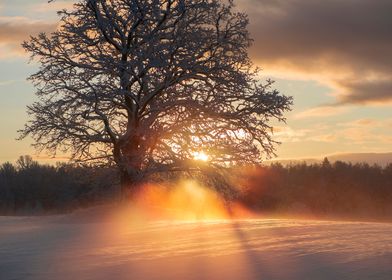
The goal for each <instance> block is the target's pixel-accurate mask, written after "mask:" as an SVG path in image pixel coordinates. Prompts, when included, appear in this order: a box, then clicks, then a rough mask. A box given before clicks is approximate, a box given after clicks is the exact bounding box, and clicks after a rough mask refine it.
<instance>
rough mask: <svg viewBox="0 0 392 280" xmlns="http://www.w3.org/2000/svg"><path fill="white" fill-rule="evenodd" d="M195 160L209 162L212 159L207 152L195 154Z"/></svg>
mask: <svg viewBox="0 0 392 280" xmlns="http://www.w3.org/2000/svg"><path fill="white" fill-rule="evenodd" d="M193 159H194V160H198V161H205V162H207V161H208V160H209V159H210V157H209V156H208V155H207V154H206V153H205V152H194V153H193Z"/></svg>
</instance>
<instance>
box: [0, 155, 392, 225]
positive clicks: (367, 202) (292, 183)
mask: <svg viewBox="0 0 392 280" xmlns="http://www.w3.org/2000/svg"><path fill="white" fill-rule="evenodd" d="M238 178H240V179H238ZM236 184H238V185H239V186H241V188H240V191H239V193H238V195H237V196H236V197H237V198H236V199H237V200H238V201H239V202H240V203H241V204H243V205H245V206H246V207H248V208H250V209H251V210H254V211H255V212H260V213H263V214H266V215H287V216H298V215H303V216H306V217H314V218H347V219H372V220H389V221H390V220H392V164H389V165H387V166H385V167H380V166H377V165H368V164H365V163H363V164H350V163H345V162H341V161H337V162H335V163H333V164H331V163H330V162H329V161H328V159H325V160H324V161H323V162H322V163H319V164H306V163H301V164H292V165H287V166H284V165H281V164H273V165H271V166H264V167H259V168H254V169H250V170H246V171H241V172H239V173H238V172H237V179H236ZM118 197H119V184H118V176H117V173H116V171H115V170H114V169H110V168H92V167H90V168H88V167H80V166H77V165H72V164H64V163H59V164H57V165H56V166H50V165H42V164H38V163H37V162H35V161H33V160H32V158H31V157H29V156H23V157H20V158H19V159H18V161H17V162H16V164H11V163H3V164H2V165H0V215H27V214H29V215H30V214H37V215H41V214H53V213H67V212H70V211H72V210H75V209H78V208H85V207H89V206H94V205H99V204H103V203H107V202H110V201H113V200H114V199H118Z"/></svg>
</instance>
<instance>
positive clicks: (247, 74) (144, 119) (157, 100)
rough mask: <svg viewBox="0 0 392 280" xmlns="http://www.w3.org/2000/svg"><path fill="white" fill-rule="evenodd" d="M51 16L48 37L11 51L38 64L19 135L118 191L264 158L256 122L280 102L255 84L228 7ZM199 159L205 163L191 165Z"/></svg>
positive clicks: (93, 10)
mask: <svg viewBox="0 0 392 280" xmlns="http://www.w3.org/2000/svg"><path fill="white" fill-rule="evenodd" d="M59 14H60V15H61V21H60V25H59V28H58V30H57V31H56V32H54V33H52V34H50V35H47V34H44V33H41V34H39V35H38V36H37V37H31V39H30V40H29V41H28V42H24V44H23V47H24V48H25V49H26V50H27V51H28V52H30V53H31V55H32V58H36V59H37V60H38V61H39V63H40V65H41V67H40V70H39V71H38V72H37V73H36V74H34V75H32V76H31V77H30V79H31V80H32V82H33V83H34V85H35V87H36V88H37V96H38V98H39V101H37V102H36V103H34V104H33V105H31V106H29V107H28V113H29V114H30V116H31V117H32V119H31V120H30V121H29V122H28V123H27V124H26V126H25V128H24V129H23V130H22V131H21V138H24V137H26V136H28V135H31V136H32V137H33V138H34V140H35V142H36V144H35V146H36V147H37V148H38V149H46V150H49V151H50V152H52V153H56V151H58V150H59V149H62V150H64V151H66V152H69V153H71V154H72V159H74V160H78V161H82V162H87V163H95V164H97V163H99V164H115V165H116V166H117V167H118V168H119V171H120V173H121V179H122V183H123V186H134V185H135V183H137V182H139V181H140V180H142V179H144V178H146V176H149V175H151V174H154V173H156V172H175V171H182V170H196V171H197V170H200V169H202V168H205V165H208V166H209V168H222V167H228V166H233V165H238V164H250V163H252V164H253V163H257V162H259V161H260V153H262V152H264V153H265V154H266V155H267V156H268V155H271V154H273V149H274V148H273V144H274V143H275V142H274V141H273V140H272V139H271V133H270V132H271V130H272V128H271V127H270V126H269V125H268V122H269V120H270V119H271V118H272V119H277V120H279V121H283V120H284V118H283V115H282V114H283V112H284V111H286V110H289V108H290V105H291V102H292V101H291V98H290V97H286V96H283V95H281V94H279V92H278V91H276V90H274V89H272V88H271V84H272V82H271V81H267V82H266V84H261V83H260V82H258V74H259V72H258V71H257V70H256V69H254V67H253V65H252V63H251V61H250V59H249V57H248V54H247V50H248V48H249V46H250V45H251V42H252V41H251V39H250V37H249V33H248V31H247V25H248V17H247V16H246V15H245V14H243V13H240V12H235V11H234V6H233V2H232V1H229V2H228V3H227V4H223V3H221V2H220V1H218V0H143V1H142V0H109V1H104V0H80V1H79V2H77V3H76V4H74V6H73V9H72V10H63V11H61V12H59ZM201 152H204V153H206V154H207V155H208V159H209V160H208V163H206V164H194V163H195V160H194V159H193V158H194V155H195V153H201ZM201 166H202V167H201Z"/></svg>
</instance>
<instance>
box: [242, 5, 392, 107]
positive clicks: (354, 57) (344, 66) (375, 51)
mask: <svg viewBox="0 0 392 280" xmlns="http://www.w3.org/2000/svg"><path fill="white" fill-rule="evenodd" d="M237 3H238V4H239V5H240V8H241V9H243V10H245V11H246V12H247V13H248V14H249V15H250V19H251V33H252V36H253V37H254V39H255V44H254V46H253V48H252V51H251V55H252V58H253V59H254V60H255V61H256V63H257V64H260V65H261V66H262V67H263V68H265V69H267V70H273V71H274V72H275V73H284V74H287V75H295V76H298V75H302V76H304V77H312V78H315V79H317V80H319V81H321V82H323V83H326V84H329V85H330V86H331V87H333V88H334V89H335V92H336V97H337V103H338V104H348V103H354V104H367V103H379V102H392V55H391V50H392V17H391V11H392V1H390V0H377V1H371V0H345V1H340V0H331V1H324V0H291V1H284V0H241V1H237Z"/></svg>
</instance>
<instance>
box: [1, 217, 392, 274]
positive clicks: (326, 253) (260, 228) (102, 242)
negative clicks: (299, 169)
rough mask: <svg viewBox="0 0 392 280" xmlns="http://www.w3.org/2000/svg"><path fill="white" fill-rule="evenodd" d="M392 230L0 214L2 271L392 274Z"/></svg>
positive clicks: (358, 226) (273, 221)
mask: <svg viewBox="0 0 392 280" xmlns="http://www.w3.org/2000/svg"><path fill="white" fill-rule="evenodd" d="M127 220H128V222H129V223H127ZM131 221H132V222H131ZM391 232H392V225H391V224H382V223H364V222H328V221H304V220H288V219H245V220H244V219H243V220H210V221H192V222H186V221H176V222H175V221H152V222H148V223H135V219H134V218H129V217H128V218H124V217H121V218H119V215H117V216H116V215H111V216H110V215H106V216H105V215H103V214H102V211H97V210H88V211H82V212H79V213H76V214H71V215H65V216H52V217H36V218H32V217H29V218H26V217H0V279H40V280H41V279H391V278H392V267H391V265H390V264H391V263H392V235H391Z"/></svg>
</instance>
